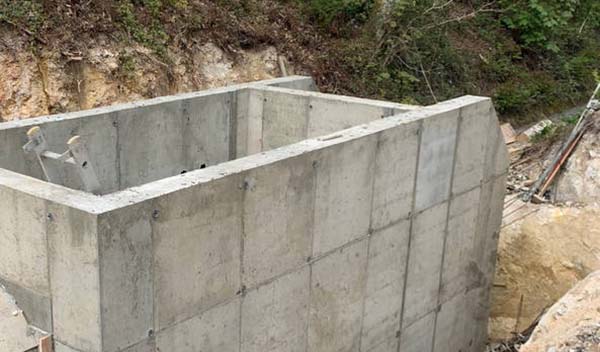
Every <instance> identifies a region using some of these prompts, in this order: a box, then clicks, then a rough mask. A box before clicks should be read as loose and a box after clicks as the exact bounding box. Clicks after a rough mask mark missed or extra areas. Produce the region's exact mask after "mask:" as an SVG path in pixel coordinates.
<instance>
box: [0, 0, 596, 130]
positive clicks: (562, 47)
mask: <svg viewBox="0 0 600 352" xmlns="http://www.w3.org/2000/svg"><path fill="white" fill-rule="evenodd" d="M387 1H388V2H387V3H388V4H391V5H388V6H383V2H384V0H213V1H209V0H194V1H191V0H103V1H92V2H79V1H76V2H73V1H65V0H21V1H13V0H0V22H5V23H8V25H9V26H13V27H15V28H17V29H19V30H20V31H21V32H25V33H27V35H29V36H30V37H31V38H32V42H33V43H35V45H43V43H52V45H53V46H55V47H56V46H61V47H65V48H68V49H69V50H71V49H80V50H85V41H86V40H89V39H92V40H93V39H94V38H96V37H97V36H98V35H100V34H101V35H109V36H110V37H111V38H116V39H117V40H122V41H124V42H126V43H131V42H136V43H138V44H140V45H143V46H145V47H147V48H149V49H151V50H152V51H153V52H154V55H155V58H156V59H157V60H160V61H162V62H164V63H165V64H166V67H170V65H171V61H170V58H169V52H170V50H171V49H176V50H178V51H182V50H183V51H185V50H190V53H191V51H193V50H194V49H193V48H194V46H196V47H197V44H202V43H204V42H207V41H211V42H213V43H215V44H216V45H218V46H219V47H221V48H223V49H224V50H226V51H228V52H229V53H230V54H231V55H235V53H236V52H238V51H239V50H241V49H253V48H257V47H264V46H265V45H272V46H275V47H277V50H278V51H279V52H280V53H283V54H284V55H286V56H287V57H288V58H290V59H291V61H292V64H293V65H294V66H295V67H296V68H298V69H299V71H300V72H306V73H309V74H312V75H313V76H314V77H315V78H316V79H317V81H318V84H319V85H320V87H321V89H322V90H325V91H329V92H335V93H342V94H353V95H358V96H365V97H370V98H380V99H388V100H394V101H399V102H408V103H420V104H429V103H432V102H435V101H440V100H444V99H449V98H453V97H456V96H460V95H463V94H477V95H486V96H491V97H493V98H494V102H495V104H496V108H497V110H498V111H499V113H500V114H501V115H502V117H503V118H504V119H508V120H511V121H512V122H513V123H516V124H519V123H525V122H528V121H529V120H532V119H535V118H537V116H536V114H537V113H540V112H542V113H551V112H554V111H557V110H560V109H563V108H565V107H571V106H574V105H577V104H579V103H581V102H582V101H585V100H586V98H587V97H588V96H589V94H590V90H591V89H592V88H593V86H594V84H595V82H596V81H597V80H598V78H599V76H600V74H599V72H600V41H599V40H598V38H600V1H598V0H453V1H448V0H395V1H390V0H387ZM43 39H45V40H43ZM44 45H49V44H44ZM134 64H135V60H134V58H133V57H127V55H126V56H124V57H122V58H121V71H122V72H123V73H127V72H131V71H133V67H132V65H134ZM125 76H127V75H125Z"/></svg>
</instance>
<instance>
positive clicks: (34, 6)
mask: <svg viewBox="0 0 600 352" xmlns="http://www.w3.org/2000/svg"><path fill="white" fill-rule="evenodd" d="M44 20H45V19H44V15H43V11H42V6H41V3H40V2H39V1H36V0H20V1H14V0H0V22H2V21H4V22H8V23H10V24H12V25H14V26H17V27H19V28H20V29H22V30H25V31H28V32H29V33H32V34H35V33H37V31H38V30H39V29H40V28H41V26H42V24H43V22H44Z"/></svg>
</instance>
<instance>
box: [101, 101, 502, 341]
mask: <svg viewBox="0 0 600 352" xmlns="http://www.w3.org/2000/svg"><path fill="white" fill-rule="evenodd" d="M425 110H427V109H425ZM400 116H402V115H400ZM415 116H422V118H411V117H410V115H408V116H405V117H404V118H400V117H398V118H396V117H390V118H389V119H384V120H378V121H377V122H374V123H372V124H370V125H369V126H365V127H358V128H354V129H350V130H348V131H344V132H343V133H337V134H336V135H334V137H335V136H338V137H337V138H333V139H329V138H327V137H325V138H321V139H320V140H310V141H306V142H301V143H299V144H296V145H293V146H289V147H283V148H280V149H277V150H273V151H271V152H270V153H267V154H262V155H261V154H258V155H254V156H250V157H248V158H244V159H240V160H236V161H233V162H230V163H227V164H223V165H221V166H218V167H216V169H212V170H211V169H207V170H206V174H204V177H203V179H204V180H206V181H201V182H200V183H199V184H196V185H193V186H192V185H191V182H189V180H191V179H193V178H194V175H193V174H191V175H184V177H182V179H181V180H178V181H177V182H178V184H180V185H188V186H184V187H183V188H182V189H180V190H177V191H174V192H171V191H168V192H167V191H166V190H167V189H173V188H174V187H171V186H174V184H173V183H172V182H175V180H169V181H165V183H164V184H163V183H161V184H160V185H156V186H154V187H153V188H152V190H150V189H146V187H141V189H146V190H147V191H149V192H150V194H151V195H149V198H151V199H148V200H146V201H142V202H140V203H138V204H136V205H131V206H128V207H126V208H121V209H118V210H115V211H112V212H108V213H106V214H101V215H100V220H99V224H100V232H101V236H100V242H101V243H102V245H101V248H102V253H103V257H102V258H101V268H102V269H101V273H103V274H102V275H101V286H102V297H104V298H103V299H102V302H103V312H104V314H103V341H107V343H108V345H107V344H106V343H105V344H104V348H105V350H106V351H119V350H123V349H125V350H128V349H127V348H129V349H131V350H135V349H137V350H143V351H154V348H157V350H160V351H164V350H173V351H183V352H186V351H197V350H207V351H212V350H214V351H288V350H289V351H306V350H308V351H397V349H398V348H399V347H400V351H406V352H411V351H419V352H420V351H481V350H482V349H481V348H482V347H483V343H484V340H485V334H486V332H485V331H486V330H485V329H486V319H487V318H486V317H487V312H486V310H487V306H488V290H489V285H490V283H491V280H492V277H493V265H492V263H493V258H495V255H494V251H495V239H496V238H497V230H498V226H499V220H500V217H501V208H502V199H503V185H504V174H505V168H506V159H505V156H504V154H502V150H501V148H504V147H503V146H501V145H500V144H499V143H497V141H498V140H499V139H498V137H497V133H498V128H497V121H496V118H495V115H494V114H493V109H492V107H491V104H490V102H489V100H483V99H479V98H463V99H460V100H457V101H453V102H450V103H447V104H441V105H440V106H438V107H436V108H435V109H433V108H432V109H430V110H428V111H423V110H421V111H418V113H417V111H416V112H415ZM472 120H477V121H478V122H479V120H483V122H482V123H481V124H472V123H471V122H472ZM394 124H396V125H394ZM383 126H386V127H385V128H384V127H383ZM474 130H476V131H478V133H473V131H474ZM487 131H493V133H494V134H495V135H494V134H493V135H492V137H494V138H491V139H490V138H487V136H486V134H485V132H487ZM473 138H475V139H477V141H474V140H473ZM487 141H491V142H490V143H489V145H488V143H487ZM448 151H449V152H448ZM486 153H488V154H489V155H491V156H492V157H491V158H490V159H486V158H485V155H486ZM496 161H498V162H497V165H496ZM432 164H434V165H435V167H432V166H431V165H432ZM484 170H488V174H487V175H485V173H484ZM440 173H441V174H442V175H445V177H439V176H437V175H438V174H440ZM473 175H475V176H473ZM477 175H478V176H477ZM188 177H189V178H190V179H189V180H188ZM208 180H212V181H208ZM141 189H139V190H136V191H140V190H141ZM431 189H437V190H438V192H437V193H434V192H431ZM161 192H164V194H161ZM440 193H441V195H440ZM121 196H123V195H121ZM123 268H127V270H123ZM117 273H118V275H117ZM114 297H118V299H114ZM124 321H127V323H126V324H124V323H123V322H124ZM150 331H151V334H150V335H149V332H150Z"/></svg>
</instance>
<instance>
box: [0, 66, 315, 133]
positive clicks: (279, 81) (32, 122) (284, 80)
mask: <svg viewBox="0 0 600 352" xmlns="http://www.w3.org/2000/svg"><path fill="white" fill-rule="evenodd" d="M296 83H297V84H299V85H302V84H305V86H306V87H311V88H313V89H316V87H315V86H314V81H313V79H312V77H307V76H288V77H281V78H273V79H268V80H263V81H255V82H248V83H240V84H234V85H230V86H225V87H217V88H210V89H206V90H201V91H196V92H189V93H181V94H175V95H166V96H162V97H157V98H152V99H145V100H139V101H135V102H130V103H122V104H115V105H109V106H103V107H99V108H94V109H88V110H81V111H75V112H67V113H61V114H53V115H43V116H37V117H33V118H27V119H23V120H13V121H8V122H2V123H0V131H2V130H8V129H11V128H18V127H28V126H36V125H40V124H44V123H47V122H52V121H59V120H71V119H79V118H86V117H94V116H96V115H99V114H108V113H112V112H119V111H127V110H132V109H136V108H139V107H143V106H153V105H158V104H163V103H167V102H173V101H178V100H185V99H190V98H196V97H202V96H207V95H213V94H219V93H227V92H235V91H239V90H242V89H247V88H257V87H262V86H274V87H278V86H286V85H290V84H292V85H293V84H296ZM299 91H300V90H299Z"/></svg>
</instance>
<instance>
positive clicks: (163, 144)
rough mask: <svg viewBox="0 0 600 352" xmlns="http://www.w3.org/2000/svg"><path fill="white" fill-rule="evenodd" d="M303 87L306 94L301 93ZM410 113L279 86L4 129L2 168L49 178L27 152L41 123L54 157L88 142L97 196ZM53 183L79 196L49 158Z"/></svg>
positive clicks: (75, 181) (69, 171)
mask: <svg viewBox="0 0 600 352" xmlns="http://www.w3.org/2000/svg"><path fill="white" fill-rule="evenodd" d="M303 88H304V87H303ZM408 108H409V107H405V106H401V105H398V104H391V103H384V102H374V101H368V100H362V99H355V98H347V97H336V96H331V95H326V94H320V93H315V92H307V91H303V90H293V89H287V88H277V87H267V86H262V87H260V86H259V87H247V88H243V89H230V90H223V91H217V92H210V93H207V94H192V95H189V96H180V97H166V98H159V99H154V100H152V101H147V102H142V103H137V104H129V105H126V106H123V107H119V108H113V109H111V108H106V109H100V110H98V111H93V112H83V113H76V114H71V115H68V116H65V117H61V116H58V117H56V118H55V117H52V116H50V117H46V118H43V119H40V121H35V119H34V120H32V121H31V122H28V123H23V124H22V125H19V126H13V127H12V128H5V129H1V128H0V143H1V148H2V150H3V152H2V153H1V155H0V167H1V168H5V169H8V170H11V171H14V172H18V173H21V174H24V175H27V176H30V177H34V178H38V179H44V176H43V173H42V170H41V168H40V165H39V162H38V161H37V160H36V158H35V155H33V154H27V153H25V152H24V151H23V150H22V146H23V145H24V144H25V143H26V141H27V137H26V133H27V130H28V129H29V128H31V126H34V125H35V124H36V123H39V126H40V127H41V128H42V131H43V133H44V135H45V136H46V139H47V141H48V143H49V150H50V151H53V152H56V153H62V152H64V151H65V150H66V149H67V145H66V142H67V140H68V139H69V138H70V137H71V136H73V135H80V136H81V137H83V139H84V141H85V144H86V147H87V150H88V153H89V158H90V162H91V164H92V165H93V166H94V170H95V173H96V175H97V177H98V180H99V182H100V184H101V191H100V192H99V193H100V194H108V193H112V192H115V191H120V190H123V189H126V188H129V187H133V186H139V185H142V184H145V183H149V182H152V181H156V180H159V179H162V178H166V177H171V176H175V175H178V174H182V173H186V172H189V171H192V170H198V169H203V168H207V167H210V166H213V165H216V164H220V163H224V162H227V161H230V160H233V159H237V158H241V157H244V156H247V155H250V154H254V153H258V152H263V151H268V150H270V149H273V148H277V147H281V146H285V145H288V144H292V143H295V142H299V141H302V140H304V139H306V138H310V137H317V136H321V135H326V134H329V133H333V132H336V131H339V130H342V129H345V128H349V127H352V126H355V125H358V124H361V123H367V122H370V121H373V120H376V119H379V118H383V117H386V116H391V115H393V114H397V113H400V112H403V111H406V110H407V109H408ZM45 165H46V166H47V170H48V173H49V174H50V177H51V181H52V183H56V184H60V185H62V186H66V187H69V188H73V189H78V190H82V189H83V185H82V182H81V179H80V176H79V174H78V173H77V170H76V168H74V167H70V166H69V165H65V164H63V163H60V162H57V161H54V160H50V159H45Z"/></svg>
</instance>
